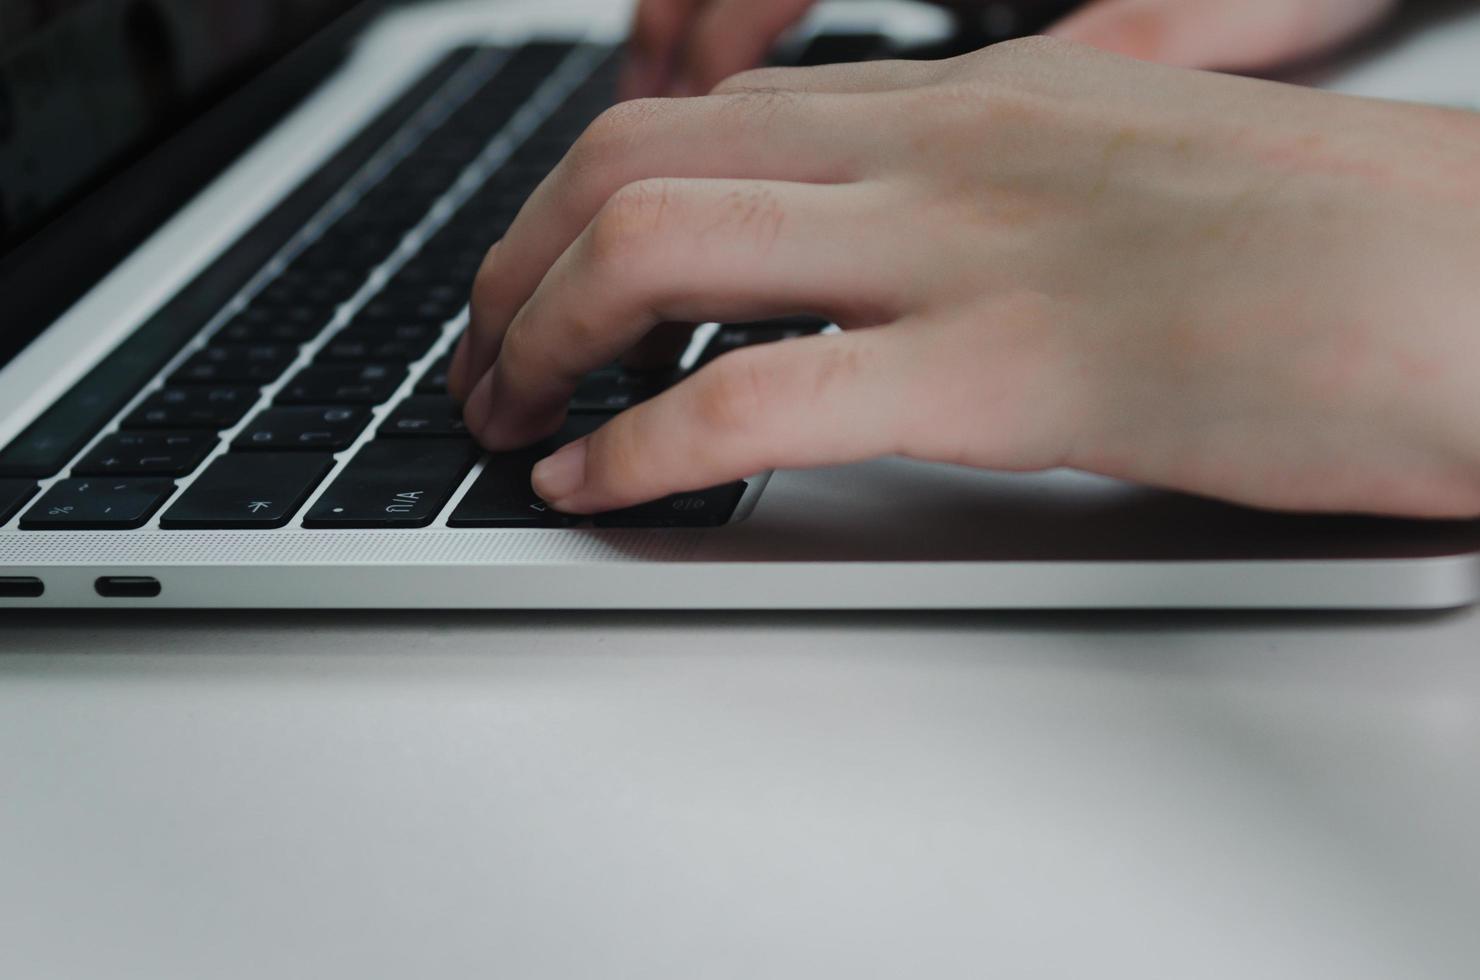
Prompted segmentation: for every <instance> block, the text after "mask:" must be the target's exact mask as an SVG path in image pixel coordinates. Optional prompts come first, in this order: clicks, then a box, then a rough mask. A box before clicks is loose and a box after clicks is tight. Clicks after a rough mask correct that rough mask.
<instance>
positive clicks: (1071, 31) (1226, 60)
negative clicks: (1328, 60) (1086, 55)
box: [1048, 0, 1396, 70]
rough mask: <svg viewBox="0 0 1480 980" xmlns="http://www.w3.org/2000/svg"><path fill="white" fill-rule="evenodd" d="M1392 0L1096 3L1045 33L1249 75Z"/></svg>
mask: <svg viewBox="0 0 1480 980" xmlns="http://www.w3.org/2000/svg"><path fill="white" fill-rule="evenodd" d="M1395 3H1396V0H1095V2H1093V3H1090V4H1088V5H1087V6H1085V7H1083V8H1081V9H1080V10H1078V11H1076V12H1075V13H1073V14H1070V15H1069V16H1068V17H1066V18H1064V19H1063V20H1062V21H1060V22H1059V23H1058V24H1056V25H1054V26H1053V27H1051V28H1050V29H1049V31H1048V33H1049V34H1050V35H1052V36H1055V37H1061V38H1064V39H1065V40H1070V41H1079V42H1081V43H1083V44H1090V45H1093V46H1095V47H1098V48H1103V49H1104V50H1106V51H1113V52H1115V53H1117V54H1124V55H1129V56H1130V57H1132V58H1140V59H1142V60H1145V61H1159V62H1162V63H1164V64H1169V65H1178V66H1181V67H1185V68H1216V69H1229V70H1249V69H1257V68H1269V67H1272V66H1274V65H1278V64H1280V63H1281V62H1287V61H1292V60H1294V59H1297V58H1302V57H1307V56H1309V55H1312V54H1315V53H1317V52H1319V51H1322V50H1324V49H1326V48H1329V47H1331V46H1333V45H1335V44H1338V43H1340V42H1342V41H1345V40H1347V39H1348V38H1350V37H1352V36H1353V35H1355V34H1356V33H1358V32H1359V31H1361V30H1362V29H1364V28H1366V27H1369V26H1371V25H1372V24H1374V23H1376V22H1377V21H1378V20H1379V19H1380V18H1381V17H1382V16H1383V14H1385V13H1387V12H1388V11H1389V10H1391V9H1392V7H1393V6H1394V4H1395Z"/></svg>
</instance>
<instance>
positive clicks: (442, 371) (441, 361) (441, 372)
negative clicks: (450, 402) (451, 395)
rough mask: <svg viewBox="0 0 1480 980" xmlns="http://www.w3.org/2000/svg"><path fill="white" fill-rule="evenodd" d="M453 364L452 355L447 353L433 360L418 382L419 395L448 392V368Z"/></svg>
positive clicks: (417, 390) (417, 391)
mask: <svg viewBox="0 0 1480 980" xmlns="http://www.w3.org/2000/svg"><path fill="white" fill-rule="evenodd" d="M451 366H452V355H451V354H445V355H443V356H442V357H439V358H437V359H436V360H435V361H433V362H432V366H431V367H429V368H427V369H426V373H425V374H423V375H422V376H421V378H420V379H419V380H418V381H417V382H416V393H417V394H418V395H445V394H447V370H448V368H450V367H451Z"/></svg>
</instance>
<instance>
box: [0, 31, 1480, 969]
mask: <svg viewBox="0 0 1480 980" xmlns="http://www.w3.org/2000/svg"><path fill="white" fill-rule="evenodd" d="M1470 23H1471V28H1472V33H1474V32H1473V23H1474V22H1473V21H1472V22H1470ZM1459 33H1460V30H1459V28H1455V29H1454V30H1451V31H1450V32H1449V33H1448V34H1442V35H1440V36H1436V37H1431V38H1429V39H1428V40H1427V41H1426V42H1424V43H1429V44H1431V45H1432V47H1431V48H1430V49H1426V50H1428V51H1429V55H1428V56H1426V57H1425V61H1428V62H1431V63H1433V64H1440V63H1443V62H1444V55H1443V51H1444V50H1445V46H1446V45H1447V44H1450V43H1452V42H1453V40H1454V38H1456V37H1457V36H1458V34H1459ZM1468 50H1469V51H1470V52H1474V51H1475V50H1476V48H1474V47H1471V48H1469V49H1468ZM1467 58H1468V62H1469V63H1471V64H1480V58H1477V57H1475V56H1474V55H1473V53H1472V54H1470V55H1468V56H1467ZM1459 60H1461V61H1464V60H1466V59H1459ZM1451 61H1453V59H1451ZM1395 72H1396V74H1395ZM1436 77H1437V76H1434V75H1423V73H1421V72H1420V73H1414V72H1408V73H1407V74H1406V75H1405V74H1404V73H1403V72H1402V71H1401V70H1398V69H1395V68H1394V67H1393V66H1392V64H1391V63H1384V62H1383V61H1382V59H1381V58H1378V59H1377V60H1376V61H1374V62H1373V63H1372V66H1371V68H1370V70H1368V71H1366V72H1365V74H1361V73H1359V74H1358V75H1356V76H1352V81H1351V86H1352V87H1353V88H1358V89H1360V88H1363V87H1364V86H1370V85H1376V86H1378V87H1379V88H1382V89H1383V90H1385V91H1392V92H1394V94H1404V95H1415V96H1416V95H1420V94H1422V95H1426V96H1430V97H1435V98H1443V99H1446V100H1450V99H1452V100H1454V101H1458V102H1465V101H1466V100H1474V101H1476V102H1480V85H1476V86H1474V87H1472V88H1466V87H1465V86H1464V85H1461V86H1459V87H1457V88H1456V87H1454V84H1453V77H1452V76H1451V77H1449V79H1448V80H1442V79H1441V80H1439V81H1434V79H1435V78H1436ZM1405 85H1407V88H1405V87H1404V86H1405ZM1446 86H1447V87H1446ZM1477 925H1480V612H1477V611H1462V612H1457V613H1448V614H1438V615H1431V614H1425V615H1396V616H1394V615H1372V616H1366V615H1239V614H1220V615H1208V614H1200V615H1189V614H1176V615H1156V614H1134V615H1126V614H1114V615H1111V614H1074V615H1044V614H1035V615H1001V614H995V615H961V614H951V615H940V614H921V615H873V616H858V615H847V616H845V615H786V616H779V615H714V614H689V615H663V616H652V615H559V614H539V615H533V614H530V615H509V614H487V615H475V614H455V615H439V614H393V613H382V614H363V613H356V614H339V613H320V614H291V615H289V614H271V613H227V614H215V613H210V614H198V613H192V614H162V613H154V614H145V615H122V614H109V615H95V614H94V615H84V614H76V613H46V614H9V615H5V616H3V617H0V977H3V978H6V980H53V978H57V980H92V978H107V980H114V978H135V977H137V978H147V980H173V978H254V980H257V978H263V977H280V978H290V977H291V978H297V977H313V978H340V977H344V978H351V977H352V978H357V980H376V978H406V977H438V978H442V977H459V978H460V977H497V978H500V980H504V978H508V980H516V978H517V980H525V978H562V980H564V978H583V977H601V978H603V980H607V978H625V977H642V978H669V977H674V978H727V977H806V978H820V977H963V978H965V977H971V978H981V977H990V976H1000V977H1010V978H1015V977H1034V978H1039V977H1043V978H1047V977H1054V978H1058V977H1065V978H1068V977H1073V978H1084V977H1112V978H1120V977H1126V978H1130V977H1134V978H1147V977H1178V978H1222V977H1229V978H1233V977H1238V978H1261V980H1263V978H1292V980H1293V978H1299V980H1314V978H1327V977H1330V978H1342V980H1355V978H1368V977H1371V978H1383V980H1394V978H1403V980H1414V978H1473V977H1474V976H1476V975H1477V974H1480V929H1477V928H1476V927H1477Z"/></svg>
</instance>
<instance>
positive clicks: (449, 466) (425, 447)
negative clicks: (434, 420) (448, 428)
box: [303, 439, 478, 528]
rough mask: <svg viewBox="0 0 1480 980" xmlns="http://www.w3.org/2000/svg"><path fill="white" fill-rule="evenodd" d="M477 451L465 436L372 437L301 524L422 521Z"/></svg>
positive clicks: (339, 525)
mask: <svg viewBox="0 0 1480 980" xmlns="http://www.w3.org/2000/svg"><path fill="white" fill-rule="evenodd" d="M477 457H478V447H477V446H476V445H475V444H474V443H473V442H472V440H469V439H377V440H376V441H374V442H370V443H366V444H365V446H364V447H363V448H362V449H361V450H360V451H359V452H358V453H356V454H355V457H354V458H353V459H351V460H350V461H349V465H348V466H346V467H345V468H344V471H343V472H341V473H340V474H339V476H338V478H336V479H335V481H334V482H333V483H332V484H331V485H330V486H329V489H328V490H326V491H325V492H324V495H323V496H321V497H320V498H319V499H318V501H317V502H316V503H315V504H314V505H313V508H312V509H311V510H310V511H309V512H308V516H306V517H305V518H304V519H303V526H304V527H317V528H346V527H374V528H407V527H426V526H427V525H428V524H430V523H431V522H432V520H433V519H434V518H435V517H436V516H437V514H438V513H439V512H440V511H441V510H442V507H443V506H444V505H445V504H446V503H447V500H448V498H450V497H451V496H452V493H453V491H455V490H456V489H457V486H458V484H459V483H461V482H462V479H463V477H465V476H466V475H467V473H468V470H469V469H471V468H472V466H473V461H474V460H475V459H476V458H477Z"/></svg>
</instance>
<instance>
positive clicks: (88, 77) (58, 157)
mask: <svg viewBox="0 0 1480 980" xmlns="http://www.w3.org/2000/svg"><path fill="white" fill-rule="evenodd" d="M345 6H346V4H345V3H344V2H343V0H256V2H252V0H0V253H3V252H5V251H8V250H9V248H10V247H11V246H13V245H14V244H15V243H16V242H17V241H19V240H20V239H23V238H24V237H26V236H27V235H28V234H30V233H31V232H33V231H35V230H36V229H37V228H38V227H40V226H41V225H43V224H45V222H46V221H47V219H48V218H49V217H51V216H53V215H54V214H55V213H56V212H57V211H58V210H59V209H61V208H62V207H64V206H65V205H66V204H67V203H68V202H69V201H70V200H72V199H74V198H75V197H76V196H77V195H78V194H80V193H82V192H83V191H85V190H86V189H87V188H88V187H89V186H91V185H93V184H95V183H96V182H97V181H99V180H100V179H101V178H103V177H105V176H106V175H107V174H108V172H109V171H110V169H113V168H115V167H117V166H118V165H120V164H122V163H124V162H126V161H127V160H128V159H130V158H131V157H134V156H137V155H138V154H139V153H140V152H141V151H142V150H145V149H147V147H148V146H149V145H150V144H151V143H153V142H156V141H158V140H159V139H160V138H161V137H163V136H165V135H167V134H168V133H169V132H170V131H171V130H173V129H174V128H176V127H177V126H179V125H181V124H182V123H183V122H185V121H187V120H188V119H189V118H190V117H191V116H192V115H194V114H195V113H196V112H198V111H199V110H200V109H201V108H202V107H203V106H204V105H206V104H207V103H209V101H210V100H211V99H212V98H214V97H217V96H219V95H220V94H221V93H222V91H223V90H224V89H225V88H226V87H228V86H230V84H231V83H232V82H233V81H236V80H239V79H240V78H241V77H242V75H243V74H244V73H246V72H249V71H251V70H252V69H253V68H254V67H257V66H259V65H260V64H261V63H262V62H263V60H264V59H265V58H268V57H270V56H271V55H272V54H274V53H278V52H281V51H282V50H284V49H285V48H286V47H289V46H291V45H292V44H294V43H295V42H296V41H298V40H300V39H301V38H302V37H303V36H304V35H305V34H307V33H308V32H309V31H311V30H312V29H313V28H315V27H317V26H320V25H321V24H322V23H323V21H324V20H325V19H326V17H327V16H328V15H330V14H332V13H334V12H335V11H337V10H339V9H342V8H343V7H345Z"/></svg>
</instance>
